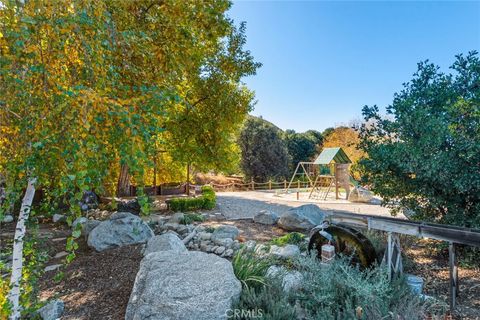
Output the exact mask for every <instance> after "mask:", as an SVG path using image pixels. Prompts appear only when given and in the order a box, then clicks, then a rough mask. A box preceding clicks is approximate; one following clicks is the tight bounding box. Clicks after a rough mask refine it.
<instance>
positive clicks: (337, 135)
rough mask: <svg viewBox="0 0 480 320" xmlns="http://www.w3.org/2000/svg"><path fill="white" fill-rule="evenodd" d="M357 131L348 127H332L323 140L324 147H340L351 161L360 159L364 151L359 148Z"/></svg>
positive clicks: (354, 161)
mask: <svg viewBox="0 0 480 320" xmlns="http://www.w3.org/2000/svg"><path fill="white" fill-rule="evenodd" d="M359 143H360V136H359V132H358V131H356V130H355V129H352V128H350V127H337V128H335V129H333V131H331V132H330V133H329V134H328V135H327V136H325V138H324V141H323V147H324V148H333V147H341V148H342V149H343V151H345V153H346V154H347V155H348V157H349V158H350V160H352V162H353V163H356V162H357V161H358V160H360V159H361V158H362V157H363V156H364V155H365V153H364V152H363V151H362V150H361V149H360V148H359Z"/></svg>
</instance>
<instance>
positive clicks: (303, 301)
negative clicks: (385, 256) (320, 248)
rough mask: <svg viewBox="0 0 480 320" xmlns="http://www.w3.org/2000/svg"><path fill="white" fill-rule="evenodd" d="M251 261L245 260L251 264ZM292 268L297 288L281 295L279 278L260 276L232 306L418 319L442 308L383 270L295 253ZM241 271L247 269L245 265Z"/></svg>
mask: <svg viewBox="0 0 480 320" xmlns="http://www.w3.org/2000/svg"><path fill="white" fill-rule="evenodd" d="M236 258H237V257H236ZM255 261H256V260H254V258H248V259H247V263H246V264H247V265H251V264H254V263H255ZM240 262H241V263H242V264H244V263H245V261H244V260H241V261H239V262H237V267H235V265H234V270H235V269H238V264H239V263H240ZM293 267H294V268H296V269H297V270H298V271H300V272H301V273H302V275H303V277H304V280H303V284H302V288H301V289H300V290H298V291H293V292H289V293H286V292H284V291H283V290H282V284H281V280H280V279H279V278H268V281H265V279H263V281H261V282H257V283H256V284H257V285H256V286H249V287H248V288H245V289H244V290H243V291H242V295H241V297H240V300H239V302H238V303H237V304H236V305H235V306H234V308H238V309H241V310H246V311H248V310H261V313H262V317H259V318H260V319H295V318H302V319H322V320H323V319H325V320H343V319H352V320H354V319H364V320H365V319H385V320H387V319H389V320H394V319H395V320H397V319H409V320H415V319H418V320H420V319H424V318H425V316H426V315H427V314H432V315H435V314H444V312H445V311H446V308H447V306H446V305H444V304H441V303H437V302H436V301H434V300H429V301H425V300H423V299H422V298H421V297H420V296H418V295H415V294H413V293H412V292H411V290H410V288H409V286H408V285H407V283H406V281H405V279H404V278H398V279H395V280H393V281H389V280H388V277H387V272H386V270H385V269H384V268H381V267H375V268H371V269H367V270H360V269H359V268H357V267H354V266H352V265H351V264H350V261H349V259H348V258H346V257H343V258H339V259H336V260H335V261H334V262H333V263H331V264H329V265H322V264H320V263H319V261H318V259H316V258H315V257H300V258H298V259H297V260H295V261H294V264H293ZM267 268H268V267H267ZM243 269H247V270H250V269H251V267H247V268H242V270H243ZM235 274H236V275H237V272H236V273H235ZM241 274H242V277H243V278H248V277H246V276H245V274H247V272H242V273H241ZM237 277H239V276H238V275H237ZM232 318H234V319H247V318H248V317H245V316H244V317H242V316H234V317H232Z"/></svg>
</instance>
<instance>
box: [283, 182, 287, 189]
mask: <svg viewBox="0 0 480 320" xmlns="http://www.w3.org/2000/svg"><path fill="white" fill-rule="evenodd" d="M283 188H284V189H285V190H286V189H287V180H283Z"/></svg>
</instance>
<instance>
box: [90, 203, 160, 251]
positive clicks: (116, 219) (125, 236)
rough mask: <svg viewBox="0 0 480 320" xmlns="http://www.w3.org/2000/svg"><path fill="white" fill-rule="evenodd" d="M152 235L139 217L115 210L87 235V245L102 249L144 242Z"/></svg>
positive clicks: (150, 230) (98, 249)
mask: <svg viewBox="0 0 480 320" xmlns="http://www.w3.org/2000/svg"><path fill="white" fill-rule="evenodd" d="M151 237H153V231H152V229H150V227H149V226H148V224H146V223H145V222H144V221H143V220H142V219H140V218H139V217H137V216H135V215H133V214H131V213H129V212H117V213H115V214H113V215H112V216H111V217H110V219H108V220H105V221H102V222H101V223H100V224H99V225H98V226H97V227H96V228H95V229H93V230H92V231H91V232H90V234H89V235H88V241H87V243H88V246H89V247H91V248H94V249H95V250H97V251H104V250H106V249H111V248H115V247H121V246H124V245H129V244H136V243H145V242H147V241H148V239H150V238H151Z"/></svg>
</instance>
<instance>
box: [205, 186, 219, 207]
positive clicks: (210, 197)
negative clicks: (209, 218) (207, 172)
mask: <svg viewBox="0 0 480 320" xmlns="http://www.w3.org/2000/svg"><path fill="white" fill-rule="evenodd" d="M202 196H203V199H204V204H203V209H207V210H212V209H214V208H215V206H216V205H217V197H216V196H215V191H214V190H213V188H212V187H211V186H203V187H202Z"/></svg>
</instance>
